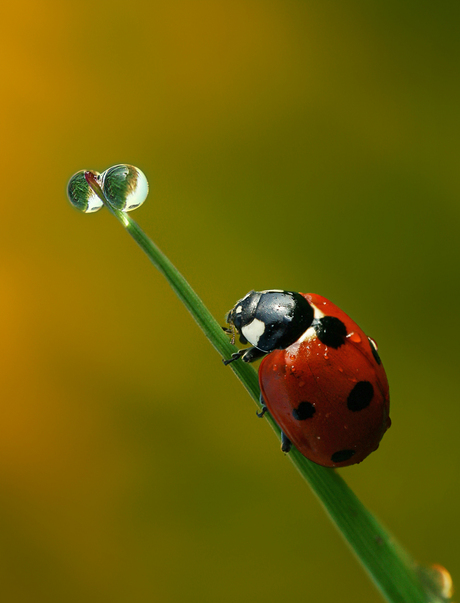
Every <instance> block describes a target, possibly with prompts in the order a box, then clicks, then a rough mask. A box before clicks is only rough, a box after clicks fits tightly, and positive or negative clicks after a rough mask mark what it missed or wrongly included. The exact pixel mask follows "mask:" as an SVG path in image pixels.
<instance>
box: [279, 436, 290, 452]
mask: <svg viewBox="0 0 460 603" xmlns="http://www.w3.org/2000/svg"><path fill="white" fill-rule="evenodd" d="M291 448H292V442H291V440H290V439H289V438H288V437H287V435H286V434H285V433H284V432H283V431H282V432H281V451H282V452H285V453H288V452H289V451H290V450H291Z"/></svg>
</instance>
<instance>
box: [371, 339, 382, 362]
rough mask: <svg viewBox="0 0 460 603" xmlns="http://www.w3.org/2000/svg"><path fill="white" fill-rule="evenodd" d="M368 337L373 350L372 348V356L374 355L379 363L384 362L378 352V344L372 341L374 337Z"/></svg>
mask: <svg viewBox="0 0 460 603" xmlns="http://www.w3.org/2000/svg"><path fill="white" fill-rule="evenodd" d="M368 339H369V344H370V346H371V350H372V356H374V358H375V361H376V363H377V364H382V361H381V360H380V356H379V353H378V352H377V346H376V344H375V342H374V341H372V339H371V338H370V337H368Z"/></svg>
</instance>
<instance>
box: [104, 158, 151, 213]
mask: <svg viewBox="0 0 460 603" xmlns="http://www.w3.org/2000/svg"><path fill="white" fill-rule="evenodd" d="M102 190H103V191H104V195H105V197H106V199H107V201H108V202H109V203H110V205H111V206H112V207H114V208H115V209H119V210H120V211H132V210H133V209H137V208H138V207H140V206H141V205H142V204H143V203H144V201H145V200H146V198H147V195H148V194H149V183H148V182H147V178H146V177H145V174H144V173H143V172H142V171H141V170H140V169H139V168H137V167H134V166H133V165H128V164H124V163H123V164H120V165H114V166H113V167H111V168H109V169H108V170H106V171H105V172H104V173H103V174H102Z"/></svg>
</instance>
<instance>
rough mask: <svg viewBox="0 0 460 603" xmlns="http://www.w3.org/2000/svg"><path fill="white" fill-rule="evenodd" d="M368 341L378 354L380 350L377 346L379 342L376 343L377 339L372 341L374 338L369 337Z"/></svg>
mask: <svg viewBox="0 0 460 603" xmlns="http://www.w3.org/2000/svg"><path fill="white" fill-rule="evenodd" d="M368 339H369V341H370V342H371V344H372V345H373V346H374V350H375V351H376V352H377V351H378V349H379V346H378V345H377V342H376V341H375V339H372V337H368Z"/></svg>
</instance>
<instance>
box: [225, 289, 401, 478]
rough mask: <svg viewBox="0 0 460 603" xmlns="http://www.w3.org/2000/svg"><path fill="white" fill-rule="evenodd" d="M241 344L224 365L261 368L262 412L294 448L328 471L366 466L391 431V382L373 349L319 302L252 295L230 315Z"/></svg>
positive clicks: (310, 296) (300, 296)
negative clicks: (256, 362) (241, 363)
mask: <svg viewBox="0 0 460 603" xmlns="http://www.w3.org/2000/svg"><path fill="white" fill-rule="evenodd" d="M227 322H228V324H229V325H230V326H231V328H230V329H227V331H228V332H234V330H236V331H237V333H238V334H239V338H240V341H241V343H243V344H245V343H250V344H251V345H252V346H253V347H251V348H248V349H244V350H240V351H239V352H237V353H236V354H233V356H232V357H231V358H230V359H229V360H226V361H224V363H225V364H228V363H230V362H233V361H234V360H237V359H238V358H240V357H241V358H242V359H243V361H245V362H253V361H254V360H257V359H259V358H262V357H264V359H263V360H262V362H261V364H260V367H259V384H260V389H261V392H262V394H261V402H262V404H263V407H262V412H261V413H259V416H263V414H264V413H265V412H266V411H267V410H268V412H270V414H271V415H272V417H273V418H274V420H275V421H276V423H277V424H278V425H279V427H280V428H281V430H282V432H283V433H282V436H283V439H282V450H283V451H284V452H289V450H290V448H291V444H294V446H295V447H296V448H297V449H298V450H299V451H300V452H301V453H302V454H303V455H304V456H306V457H307V458H308V459H310V460H311V461H313V462H314V463H317V464H318V465H323V466H324V467H345V466H347V465H353V464H355V463H359V462H361V461H362V460H363V459H365V458H366V456H367V455H368V454H370V453H371V452H373V451H374V450H376V449H377V448H378V446H379V443H380V440H381V439H382V437H383V434H384V433H385V431H386V430H387V429H388V428H389V427H390V425H391V420H390V417H389V406H390V402H389V392H388V381H387V377H386V374H385V370H384V368H383V366H382V363H381V360H380V357H379V355H378V353H377V345H376V344H375V342H374V341H373V340H372V339H371V338H370V337H367V336H366V335H365V333H364V332H363V331H362V330H361V329H360V328H359V327H358V325H357V324H356V323H355V322H353V321H352V320H351V318H350V317H349V316H347V314H345V312H343V311H342V310H340V308H338V307H337V306H336V305H334V304H333V303H332V302H330V301H329V300H327V299H326V298H324V297H321V295H316V294H314V293H295V292H293V291H280V290H269V291H250V292H249V293H248V294H247V295H246V296H245V297H244V298H243V299H241V300H240V301H238V302H237V303H236V305H235V307H234V308H233V309H232V310H230V312H229V313H228V315H227Z"/></svg>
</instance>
